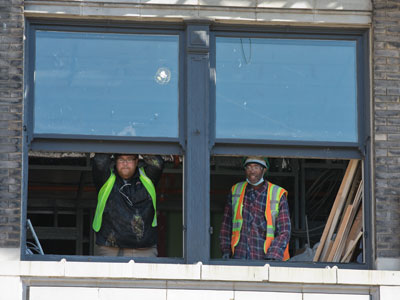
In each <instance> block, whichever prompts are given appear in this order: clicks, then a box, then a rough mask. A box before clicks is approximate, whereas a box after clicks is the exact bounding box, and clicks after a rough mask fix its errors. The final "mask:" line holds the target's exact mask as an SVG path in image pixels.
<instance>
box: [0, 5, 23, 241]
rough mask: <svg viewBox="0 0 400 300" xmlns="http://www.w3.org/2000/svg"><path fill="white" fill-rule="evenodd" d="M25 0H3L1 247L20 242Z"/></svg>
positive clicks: (0, 17)
mask: <svg viewBox="0 0 400 300" xmlns="http://www.w3.org/2000/svg"><path fill="white" fill-rule="evenodd" d="M23 24H24V23H23V1H22V0H0V247H2V248H13V247H19V244H20V216H21V178H22V176H21V165H22V164H21V158H22V155H21V152H22V139H21V132H22V131H21V128H22V103H23V101H22V99H23V98H22V95H23Z"/></svg>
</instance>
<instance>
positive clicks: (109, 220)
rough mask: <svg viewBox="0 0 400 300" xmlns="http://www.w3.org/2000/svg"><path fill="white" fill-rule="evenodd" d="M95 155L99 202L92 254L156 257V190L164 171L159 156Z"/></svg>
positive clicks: (95, 181)
mask: <svg viewBox="0 0 400 300" xmlns="http://www.w3.org/2000/svg"><path fill="white" fill-rule="evenodd" d="M143 158H144V161H143V162H140V163H141V165H139V156H138V155H137V154H114V155H113V156H110V155H109V154H99V153H98V154H96V155H95V156H94V159H93V181H94V184H95V186H96V189H97V193H98V199H97V207H96V212H95V217H94V220H93V225H92V227H93V230H94V231H95V232H96V246H95V255H101V256H132V257H156V256H157V255H158V251H157V215H156V190H155V187H156V185H157V183H158V181H159V179H160V177H161V173H162V170H163V165H164V162H163V159H162V158H161V156H143Z"/></svg>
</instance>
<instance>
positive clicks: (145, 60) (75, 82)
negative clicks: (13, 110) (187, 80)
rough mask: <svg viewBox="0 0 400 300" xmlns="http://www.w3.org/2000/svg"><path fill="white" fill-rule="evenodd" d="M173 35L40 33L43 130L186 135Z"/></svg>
mask: <svg viewBox="0 0 400 300" xmlns="http://www.w3.org/2000/svg"><path fill="white" fill-rule="evenodd" d="M178 44H179V37H178V36H172V35H143V34H105V33H82V32H48V31H37V32H36V57H35V110H34V132H35V133H61V134H85V135H113V136H152V137H154V136H160V137H177V136H178V55H179V53H178V52H179V51H178V47H179V45H178Z"/></svg>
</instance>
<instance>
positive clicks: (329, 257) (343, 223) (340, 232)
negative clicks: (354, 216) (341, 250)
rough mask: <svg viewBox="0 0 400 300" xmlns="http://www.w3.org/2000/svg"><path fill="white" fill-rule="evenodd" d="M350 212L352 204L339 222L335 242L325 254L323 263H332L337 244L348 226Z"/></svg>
mask: <svg viewBox="0 0 400 300" xmlns="http://www.w3.org/2000/svg"><path fill="white" fill-rule="evenodd" d="M352 210H353V205H352V204H349V205H347V207H346V210H345V213H344V215H343V218H342V220H341V222H340V225H339V229H338V232H337V234H336V237H335V241H334V242H333V246H332V249H331V251H330V252H329V253H327V258H326V259H325V260H324V261H328V262H330V261H333V257H334V256H335V253H336V250H337V248H338V246H339V243H340V241H341V240H342V239H343V235H344V233H345V231H346V227H347V226H348V223H349V220H350V215H351V211H352Z"/></svg>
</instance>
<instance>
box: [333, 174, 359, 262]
mask: <svg viewBox="0 0 400 300" xmlns="http://www.w3.org/2000/svg"><path fill="white" fill-rule="evenodd" d="M362 190H363V181H360V183H359V185H358V188H357V193H356V195H355V197H354V201H353V204H352V206H353V207H352V210H351V213H350V217H349V220H348V223H347V224H346V227H345V230H344V233H343V236H342V238H341V239H340V241H339V243H338V247H337V249H336V251H335V254H334V256H333V259H332V261H333V262H338V261H339V260H340V258H341V257H342V254H343V251H344V249H345V248H344V247H345V244H346V241H347V238H348V236H349V232H350V229H351V227H352V225H353V222H354V218H355V216H356V214H357V211H358V207H359V204H360V202H361V199H362Z"/></svg>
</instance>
